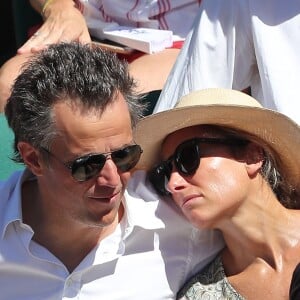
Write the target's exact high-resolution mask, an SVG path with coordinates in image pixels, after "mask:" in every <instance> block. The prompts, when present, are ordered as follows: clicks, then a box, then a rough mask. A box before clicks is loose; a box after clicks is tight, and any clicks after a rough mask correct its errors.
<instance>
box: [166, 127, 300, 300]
mask: <svg viewBox="0 0 300 300" xmlns="http://www.w3.org/2000/svg"><path fill="white" fill-rule="evenodd" d="M194 137H222V136H220V134H218V132H216V131H215V132H214V131H212V130H208V129H207V127H205V126H195V127H189V128H186V129H182V130H179V131H177V132H175V133H172V134H170V135H169V136H168V137H167V138H166V140H165V142H164V144H163V147H162V159H166V158H168V157H170V155H172V154H173V153H174V150H175V149H176V147H177V146H178V145H179V144H181V143H182V142H183V141H185V140H188V139H191V138H194ZM204 147H205V149H204V150H205V153H206V154H207V155H206V156H205V157H202V158H201V162H200V165H199V167H198V169H197V171H196V172H195V174H194V175H192V176H189V177H183V176H181V175H180V174H179V173H178V172H177V171H176V169H175V168H173V171H172V174H171V178H170V181H169V183H168V186H167V187H168V190H169V191H170V192H171V194H172V198H173V200H174V201H175V203H176V204H177V205H178V206H179V207H180V209H181V210H182V212H183V214H184V215H185V216H186V217H187V219H189V220H190V221H191V223H193V224H194V225H195V227H197V228H213V229H219V230H221V231H222V233H223V236H224V240H225V243H226V247H225V249H224V250H223V251H222V253H221V257H222V261H223V265H224V269H225V273H226V275H227V278H228V280H229V282H230V283H231V284H232V285H233V287H234V288H235V289H236V290H237V291H238V292H239V293H240V294H242V295H243V296H244V297H245V298H247V299H288V291H289V286H290V281H291V276H292V272H293V270H294V268H295V267H296V265H297V263H298V262H299V261H300V254H299V253H300V243H299V241H300V234H299V230H298V228H299V226H300V221H299V220H300V213H299V211H297V210H290V209H286V208H285V207H283V206H282V205H281V204H280V202H279V201H278V200H277V198H276V197H275V195H274V194H273V192H272V190H271V188H270V187H269V185H268V184H267V183H266V182H265V181H264V180H263V178H262V176H261V175H260V172H259V170H260V168H261V166H262V159H263V156H262V151H261V148H260V147H259V146H257V145H255V144H253V143H250V144H249V145H248V146H247V148H246V150H245V152H244V153H242V154H241V155H240V157H239V159H236V158H234V157H233V156H232V152H231V151H230V150H229V149H228V147H227V146H219V145H217V146H216V145H206V146H203V148H204ZM269 282H272V285H271V286H270V284H269Z"/></svg>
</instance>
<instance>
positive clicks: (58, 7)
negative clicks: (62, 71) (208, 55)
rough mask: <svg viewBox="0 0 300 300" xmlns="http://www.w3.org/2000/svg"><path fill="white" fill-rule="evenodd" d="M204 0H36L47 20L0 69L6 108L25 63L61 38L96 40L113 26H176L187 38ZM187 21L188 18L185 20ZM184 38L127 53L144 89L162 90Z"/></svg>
mask: <svg viewBox="0 0 300 300" xmlns="http://www.w3.org/2000/svg"><path fill="white" fill-rule="evenodd" d="M200 2H201V1H200V0H179V1H161V0H155V1H151V2H149V1H147V0H142V1H136V2H134V1H124V0H122V1H120V0H97V1H94V0H92V1H91V0H82V1H79V0H74V1H73V0H50V1H45V0H30V3H31V5H32V7H33V8H34V9H35V10H36V11H37V12H38V13H39V14H41V16H42V17H43V20H44V22H43V24H42V26H41V27H40V28H39V29H38V31H37V32H35V33H34V34H33V35H32V36H31V38H29V39H28V41H27V42H26V43H25V44H24V45H23V46H22V47H20V48H19V49H18V55H16V56H15V57H13V58H11V59H10V60H8V61H7V62H6V63H5V64H4V65H3V66H2V68H1V69H0V111H3V108H4V105H5V103H6V100H7V98H8V97H9V94H10V87H11V84H12V82H13V81H14V79H15V77H16V76H17V75H18V73H19V70H20V68H21V66H22V64H23V63H24V62H26V61H27V60H28V58H29V57H30V56H31V55H32V53H35V52H37V51H40V50H42V49H43V48H45V47H47V46H48V45H50V44H53V43H57V42H60V41H63V42H68V41H79V42H81V43H90V42H91V36H90V32H89V31H91V32H92V33H93V34H94V37H99V36H98V34H97V32H98V31H99V30H101V29H104V28H107V27H111V26H113V25H117V24H119V25H125V26H133V27H147V28H155V29H165V30H172V31H173V33H174V34H175V35H177V36H178V37H180V38H181V39H182V40H184V38H185V37H186V35H187V33H188V32H189V30H190V28H191V27H192V23H193V21H194V17H195V16H196V13H197V10H198V8H199V5H200ZM182 20H184V22H182ZM181 45H182V42H180V43H174V46H173V47H172V48H170V49H165V50H164V51H162V52H159V53H155V54H151V55H147V54H143V53H141V52H134V53H133V54H131V55H123V56H122V58H125V59H126V60H128V61H129V62H130V73H131V75H132V76H133V77H134V78H136V80H137V83H138V88H139V91H140V92H141V93H147V92H149V91H154V90H161V89H162V87H163V84H164V83H165V80H166V78H167V76H168V74H169V71H170V69H171V67H172V66H173V63H174V61H175V59H176V57H177V55H178V52H179V49H180V48H181Z"/></svg>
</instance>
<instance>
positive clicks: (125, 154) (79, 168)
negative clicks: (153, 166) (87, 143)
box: [41, 145, 143, 181]
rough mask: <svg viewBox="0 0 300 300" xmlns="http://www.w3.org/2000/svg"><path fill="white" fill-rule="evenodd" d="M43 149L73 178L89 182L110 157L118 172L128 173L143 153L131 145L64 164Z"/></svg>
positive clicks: (137, 147)
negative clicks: (67, 170)
mask: <svg viewBox="0 0 300 300" xmlns="http://www.w3.org/2000/svg"><path fill="white" fill-rule="evenodd" d="M41 149H42V150H44V151H45V152H47V153H48V154H49V155H51V156H52V157H54V158H55V159H56V160H57V161H59V162H60V163H62V164H63V165H64V166H65V167H66V168H68V169H70V170H71V174H72V177H73V178H74V179H75V180H76V181H87V180H89V179H91V178H92V177H95V176H97V174H99V172H100V171H101V170H102V168H103V167H104V165H105V162H106V160H107V158H108V157H110V158H111V159H112V161H113V162H114V164H115V165H116V166H117V168H118V170H120V171H121V172H127V171H129V170H130V169H132V168H133V167H135V166H136V164H137V163H138V161H139V159H140V157H141V154H142V152H143V150H142V148H141V146H139V145H130V146H127V147H125V148H123V149H120V150H116V151H112V152H107V153H101V154H89V155H85V156H82V157H78V158H76V159H75V160H74V161H73V162H70V163H64V162H63V161H61V160H60V159H59V158H58V157H56V156H55V155H54V154H53V153H51V152H50V151H49V150H47V149H46V148H43V147H42V148H41Z"/></svg>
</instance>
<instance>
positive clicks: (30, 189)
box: [22, 181, 124, 273]
mask: <svg viewBox="0 0 300 300" xmlns="http://www.w3.org/2000/svg"><path fill="white" fill-rule="evenodd" d="M22 196H23V197H22V212H23V222H24V223H26V224H28V225H29V226H31V228H32V230H33V231H34V235H33V240H34V241H35V242H36V243H38V244H40V245H41V246H43V247H45V248H46V249H47V250H48V251H50V252H51V253H52V254H53V255H54V256H56V257H57V258H58V259H59V260H60V261H61V262H62V263H63V264H64V265H65V266H66V268H67V269H68V270H69V272H70V273H71V272H72V271H73V270H74V269H75V268H76V267H77V266H78V265H79V264H80V262H81V261H82V260H83V259H84V258H85V257H86V256H87V255H88V254H89V253H90V251H91V250H92V249H93V248H94V247H95V246H96V245H97V244H98V243H99V242H100V241H101V240H103V239H104V238H106V237H107V236H109V235H111V234H112V233H113V232H114V231H115V229H116V227H117V226H118V223H119V221H120V220H121V218H122V216H123V214H124V207H123V205H121V207H120V209H119V213H118V215H117V217H116V218H115V220H114V222H113V223H111V224H110V225H108V226H106V227H100V226H99V227H97V226H89V225H86V224H83V223H80V222H76V221H75V220H73V221H72V219H69V220H65V219H64V220H62V218H57V219H56V218H55V216H54V217H50V216H48V215H47V214H46V213H45V209H44V208H43V207H41V204H40V202H41V201H39V197H40V195H39V189H38V186H37V181H28V182H25V183H24V184H23V190H22Z"/></svg>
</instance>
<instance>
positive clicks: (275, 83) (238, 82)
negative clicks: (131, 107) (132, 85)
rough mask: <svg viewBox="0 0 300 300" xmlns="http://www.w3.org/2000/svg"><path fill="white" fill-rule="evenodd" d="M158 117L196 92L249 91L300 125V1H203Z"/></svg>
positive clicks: (165, 90)
mask: <svg viewBox="0 0 300 300" xmlns="http://www.w3.org/2000/svg"><path fill="white" fill-rule="evenodd" d="M198 12H199V13H198V16H197V17H196V20H195V23H194V26H193V31H192V32H191V33H190V34H189V35H188V37H187V38H186V41H185V44H184V47H183V48H182V51H181V53H180V55H179V56H178V59H177V60H176V65H175V66H174V68H173V70H172V71H171V73H170V75H169V78H168V80H167V82H166V84H165V87H164V89H163V91H162V93H161V97H160V98H159V101H158V103H157V106H156V107H155V109H154V112H158V111H162V110H166V109H170V108H173V107H174V106H175V105H176V103H177V101H178V100H179V99H180V98H181V97H182V96H184V95H186V94H188V93H189V92H191V91H194V90H199V89H205V88H215V87H220V88H229V89H231V88H232V89H235V90H244V89H247V88H248V87H251V94H252V96H253V97H254V98H256V99H258V100H259V101H260V103H261V104H262V105H263V106H264V107H267V108H271V109H274V110H277V111H279V112H281V113H284V114H286V115H287V116H289V117H290V118H292V119H293V120H294V121H296V122H297V123H300V114H299V113H298V111H299V101H297V99H298V97H299V96H298V79H299V78H300V57H299V55H298V53H299V52H300V35H299V34H298V32H299V27H300V1H299V0H291V1H289V2H288V4H286V3H285V2H283V1H281V0H246V1H244V0H238V1H236V0H203V1H202V3H201V5H200V9H199V11H198Z"/></svg>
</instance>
